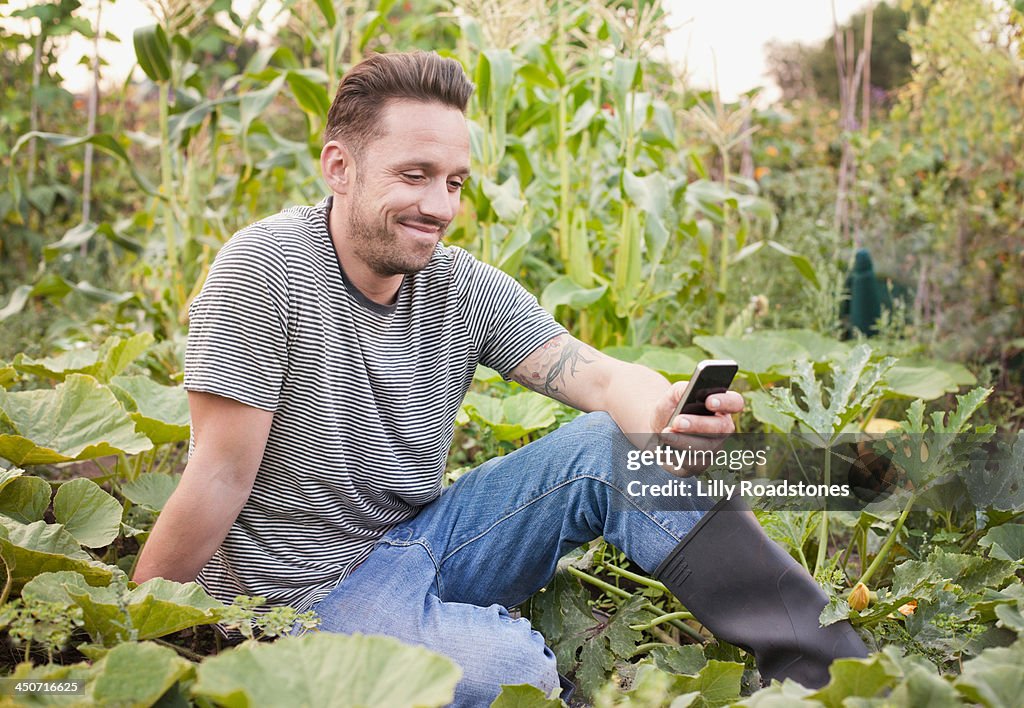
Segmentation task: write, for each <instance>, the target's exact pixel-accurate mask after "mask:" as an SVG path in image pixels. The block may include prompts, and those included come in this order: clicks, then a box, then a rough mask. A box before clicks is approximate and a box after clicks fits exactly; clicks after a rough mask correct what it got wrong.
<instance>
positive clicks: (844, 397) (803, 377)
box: [771, 345, 896, 444]
mask: <svg viewBox="0 0 1024 708" xmlns="http://www.w3.org/2000/svg"><path fill="white" fill-rule="evenodd" d="M870 360H871V348H870V347H869V346H867V345H859V346H857V347H856V348H854V349H853V350H852V351H850V353H849V356H847V357H846V358H845V359H843V360H841V361H836V362H832V363H830V368H831V370H832V381H831V384H830V385H828V386H827V387H823V386H822V382H821V381H819V380H818V379H817V378H815V375H814V368H813V367H812V366H811V364H810V362H808V361H807V360H803V361H799V362H797V364H796V375H795V376H794V377H793V383H794V384H795V386H797V387H798V388H799V389H800V392H801V393H802V400H800V401H798V400H797V399H796V398H795V397H794V395H793V392H792V391H790V390H787V389H782V388H773V389H771V396H772V401H771V405H772V406H773V407H774V408H775V410H776V411H778V412H779V413H781V414H783V415H786V416H788V417H790V418H793V419H794V420H796V421H799V422H800V424H801V425H802V426H803V427H804V430H805V432H808V433H813V434H814V435H816V436H818V438H819V439H820V442H821V443H822V444H831V442H832V441H833V440H834V439H835V438H836V436H838V435H839V434H840V433H841V432H842V431H843V430H844V429H845V427H846V426H847V425H848V424H849V423H850V421H852V420H853V419H854V418H856V417H857V416H858V415H859V414H860V413H861V412H862V411H865V410H867V409H868V408H869V407H870V406H871V405H872V404H873V403H874V402H875V401H876V400H878V398H879V397H881V395H882V393H883V391H884V390H885V389H884V384H883V383H882V379H883V377H884V376H885V374H886V372H887V371H888V370H889V369H890V368H891V367H892V365H893V364H894V363H895V361H896V360H895V359H893V358H891V357H888V358H886V359H884V360H882V361H881V362H879V363H877V364H870V363H869V362H870ZM826 393H827V398H828V401H827V403H826V401H825V394H826Z"/></svg>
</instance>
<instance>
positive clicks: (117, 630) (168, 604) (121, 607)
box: [22, 572, 224, 646]
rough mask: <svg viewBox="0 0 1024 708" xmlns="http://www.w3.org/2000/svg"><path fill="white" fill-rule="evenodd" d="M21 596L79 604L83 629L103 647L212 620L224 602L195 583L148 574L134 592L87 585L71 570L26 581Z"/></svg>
mask: <svg viewBox="0 0 1024 708" xmlns="http://www.w3.org/2000/svg"><path fill="white" fill-rule="evenodd" d="M22 595H23V596H24V597H26V598H32V599H37V600H43V601H47V602H59V603H65V604H69V605H78V606H79V607H81V608H82V610H83V621H84V623H85V630H86V631H87V632H88V633H89V636H90V637H92V639H93V641H95V642H98V643H100V644H103V645H105V646H114V645H116V644H117V643H118V642H123V641H127V640H129V639H131V638H133V637H134V638H135V639H139V640H142V639H155V638H157V637H163V636H165V635H168V634H172V633H174V632H178V631H180V630H182V629H186V628H188V627H195V626H197V625H201V624H210V623H213V622H216V621H218V620H219V619H220V617H221V610H222V609H223V608H224V605H223V604H221V603H220V602H219V601H218V600H216V599H214V598H212V597H210V596H209V595H208V594H207V593H206V591H205V590H203V589H202V588H201V587H200V586H199V585H197V584H196V583H184V584H182V583H176V582H173V581H171V580H164V579H163V578H153V579H151V580H148V581H146V582H145V583H143V584H142V585H140V586H138V587H137V588H135V589H134V590H130V591H129V590H128V589H127V588H126V587H123V586H122V587H120V588H117V587H115V586H111V587H91V586H90V585H88V584H87V583H86V581H85V578H83V577H82V576H81V575H80V574H78V573H74V572H57V573H45V574H41V575H39V576H37V577H35V578H33V579H32V580H31V581H30V582H28V583H27V584H26V585H25V588H24V590H23V591H22Z"/></svg>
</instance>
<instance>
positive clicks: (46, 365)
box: [13, 349, 99, 381]
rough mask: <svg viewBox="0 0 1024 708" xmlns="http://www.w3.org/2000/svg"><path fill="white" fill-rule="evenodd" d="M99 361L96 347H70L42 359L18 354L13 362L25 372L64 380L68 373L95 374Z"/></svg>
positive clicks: (16, 367)
mask: <svg viewBox="0 0 1024 708" xmlns="http://www.w3.org/2000/svg"><path fill="white" fill-rule="evenodd" d="M98 362H99V352H98V351H97V350H95V349H69V350H68V351H66V352H61V353H60V354H54V355H53V356H47V357H43V358H42V359H32V358H30V357H27V356H25V355H24V354H18V355H17V356H16V357H15V358H14V362H13V364H14V368H15V369H17V370H18V371H20V372H21V373H23V374H32V375H34V376H43V377H45V378H50V379H55V380H57V381H63V380H64V379H65V377H67V375H68V374H88V375H90V376H92V375H94V374H95V373H96V371H97V370H98V368H99V363H98Z"/></svg>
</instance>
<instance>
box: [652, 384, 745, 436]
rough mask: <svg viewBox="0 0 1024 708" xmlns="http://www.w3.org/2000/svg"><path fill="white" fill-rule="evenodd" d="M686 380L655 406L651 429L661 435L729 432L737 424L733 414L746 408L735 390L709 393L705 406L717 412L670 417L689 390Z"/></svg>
mask: <svg viewBox="0 0 1024 708" xmlns="http://www.w3.org/2000/svg"><path fill="white" fill-rule="evenodd" d="M686 384H687V382H686V381H677V382H676V383H674V384H672V386H671V387H670V388H669V389H668V391H667V392H666V393H665V395H663V396H662V397H661V398H660V399H659V400H658V402H657V403H656V404H655V405H654V412H653V414H652V417H651V430H657V431H659V432H661V434H662V435H671V434H673V433H687V434H690V435H729V434H730V433H732V432H733V431H734V430H735V429H736V426H735V425H733V422H732V415H733V414H735V413H739V412H741V411H742V410H743V396H741V395H740V394H738V393H736V392H735V391H726V392H725V393H716V394H713V395H711V396H708V399H707V401H706V402H705V404H704V405H705V407H706V408H707V409H708V410H709V411H712V412H713V413H714V415H677V416H676V417H675V418H674V419H673V420H669V417H670V416H671V415H672V412H673V411H675V409H676V406H678V405H679V400H680V399H681V398H682V397H683V393H684V392H685V391H686Z"/></svg>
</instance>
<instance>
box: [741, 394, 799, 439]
mask: <svg viewBox="0 0 1024 708" xmlns="http://www.w3.org/2000/svg"><path fill="white" fill-rule="evenodd" d="M743 398H744V399H745V400H746V402H747V404H748V405H749V406H750V412H751V414H753V416H754V419H755V420H757V421H758V422H760V423H764V424H765V425H768V426H771V427H772V428H775V429H776V430H778V431H779V432H782V433H788V432H789V431H790V430H792V429H793V419H792V418H791V417H789V416H788V415H786V414H784V413H782V412H780V411H779V410H778V409H777V408H776V407H775V406H774V405H772V402H773V400H774V399H773V398H772V396H771V394H769V393H768V392H767V391H745V392H744V393H743Z"/></svg>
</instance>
